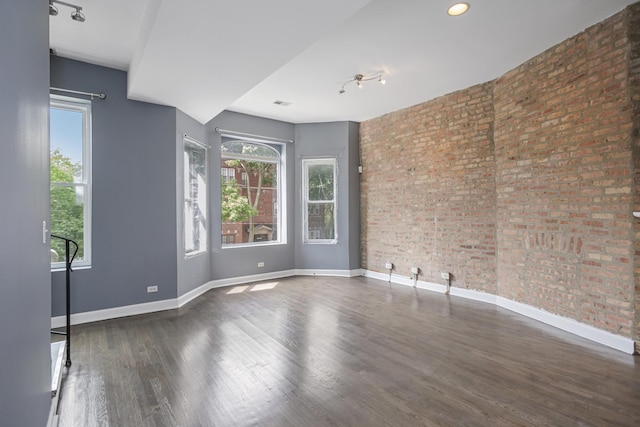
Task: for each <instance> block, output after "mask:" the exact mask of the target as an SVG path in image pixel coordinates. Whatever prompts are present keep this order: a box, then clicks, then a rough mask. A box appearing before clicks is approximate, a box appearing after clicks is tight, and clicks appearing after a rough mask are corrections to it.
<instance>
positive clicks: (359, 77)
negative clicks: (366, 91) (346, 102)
mask: <svg viewBox="0 0 640 427" xmlns="http://www.w3.org/2000/svg"><path fill="white" fill-rule="evenodd" d="M369 80H378V82H379V83H380V84H382V85H383V84H385V83H386V80H385V79H384V73H377V74H373V75H365V74H360V73H358V74H356V75H355V76H353V77H351V78H350V79H349V80H347V81H346V82H344V83H343V84H342V89H340V91H339V92H338V93H339V94H343V93H345V92H346V90H345V86H347V85H348V84H349V83H351V82H356V86H358V89H362V86H363V85H362V82H368V81H369Z"/></svg>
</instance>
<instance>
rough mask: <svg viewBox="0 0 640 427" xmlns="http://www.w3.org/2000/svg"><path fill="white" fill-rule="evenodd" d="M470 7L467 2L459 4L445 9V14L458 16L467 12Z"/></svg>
mask: <svg viewBox="0 0 640 427" xmlns="http://www.w3.org/2000/svg"><path fill="white" fill-rule="evenodd" d="M470 7H471V5H470V4H469V3H467V2H459V3H456V4H454V5H453V6H451V7H450V8H449V9H447V14H448V15H449V16H460V15H462V14H463V13H465V12H466V11H467V10H469V8H470Z"/></svg>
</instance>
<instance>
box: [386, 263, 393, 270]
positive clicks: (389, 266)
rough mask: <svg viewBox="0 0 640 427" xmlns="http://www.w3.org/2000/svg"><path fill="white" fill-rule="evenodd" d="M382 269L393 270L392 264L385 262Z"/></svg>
mask: <svg viewBox="0 0 640 427" xmlns="http://www.w3.org/2000/svg"><path fill="white" fill-rule="evenodd" d="M384 268H386V269H387V270H393V264H392V263H390V262H387V263H386V264H385V265H384Z"/></svg>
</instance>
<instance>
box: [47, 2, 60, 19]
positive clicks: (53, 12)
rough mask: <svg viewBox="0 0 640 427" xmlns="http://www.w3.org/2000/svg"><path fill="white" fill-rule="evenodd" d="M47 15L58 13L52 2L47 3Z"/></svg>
mask: <svg viewBox="0 0 640 427" xmlns="http://www.w3.org/2000/svg"><path fill="white" fill-rule="evenodd" d="M49 15H51V16H56V15H58V8H57V7H55V6H54V5H53V4H52V3H49Z"/></svg>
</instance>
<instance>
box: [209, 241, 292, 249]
mask: <svg viewBox="0 0 640 427" xmlns="http://www.w3.org/2000/svg"><path fill="white" fill-rule="evenodd" d="M286 244H287V242H266V243H236V244H229V245H224V244H223V245H222V247H221V249H222V250H225V249H240V248H259V247H262V246H281V245H286Z"/></svg>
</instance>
